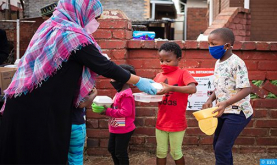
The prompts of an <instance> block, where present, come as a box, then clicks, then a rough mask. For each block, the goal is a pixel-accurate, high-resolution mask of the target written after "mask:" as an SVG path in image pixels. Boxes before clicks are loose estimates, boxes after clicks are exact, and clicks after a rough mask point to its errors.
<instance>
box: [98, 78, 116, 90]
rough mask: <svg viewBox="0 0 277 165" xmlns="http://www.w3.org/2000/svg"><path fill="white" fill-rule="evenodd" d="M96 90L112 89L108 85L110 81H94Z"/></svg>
mask: <svg viewBox="0 0 277 165" xmlns="http://www.w3.org/2000/svg"><path fill="white" fill-rule="evenodd" d="M96 88H97V89H113V86H112V85H111V83H110V79H101V80H98V81H96Z"/></svg>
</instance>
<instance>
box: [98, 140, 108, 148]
mask: <svg viewBox="0 0 277 165" xmlns="http://www.w3.org/2000/svg"><path fill="white" fill-rule="evenodd" d="M108 142H109V139H100V147H103V148H104V147H108Z"/></svg>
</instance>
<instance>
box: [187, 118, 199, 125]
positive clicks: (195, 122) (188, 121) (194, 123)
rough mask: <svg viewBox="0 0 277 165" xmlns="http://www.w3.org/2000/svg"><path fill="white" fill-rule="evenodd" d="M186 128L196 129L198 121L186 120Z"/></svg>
mask: <svg viewBox="0 0 277 165" xmlns="http://www.w3.org/2000/svg"><path fill="white" fill-rule="evenodd" d="M187 124H188V127H198V121H197V120H196V119H187Z"/></svg>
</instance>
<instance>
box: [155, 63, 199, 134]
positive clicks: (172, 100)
mask: <svg viewBox="0 0 277 165" xmlns="http://www.w3.org/2000/svg"><path fill="white" fill-rule="evenodd" d="M154 81H156V82H164V83H166V84H168V85H174V86H187V85H188V84H190V83H195V84H196V85H197V82H196V81H195V79H194V78H193V77H192V76H191V74H190V73H189V72H188V71H187V70H185V69H180V68H178V69H177V70H176V71H173V72H170V73H167V74H163V73H158V74H157V76H156V77H155V78H154ZM187 102H188V94H187V93H180V92H169V93H166V94H165V96H164V97H163V101H161V102H159V111H158V117H157V123H156V128H157V129H159V130H162V131H168V132H178V131H184V130H185V129H186V128H187V120H186V109H187Z"/></svg>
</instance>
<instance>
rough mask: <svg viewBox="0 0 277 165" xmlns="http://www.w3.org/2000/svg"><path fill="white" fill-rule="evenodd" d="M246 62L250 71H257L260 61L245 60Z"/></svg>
mask: <svg viewBox="0 0 277 165" xmlns="http://www.w3.org/2000/svg"><path fill="white" fill-rule="evenodd" d="M244 62H245V65H246V67H247V69H248V70H257V67H258V61H253V60H245V61H244Z"/></svg>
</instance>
